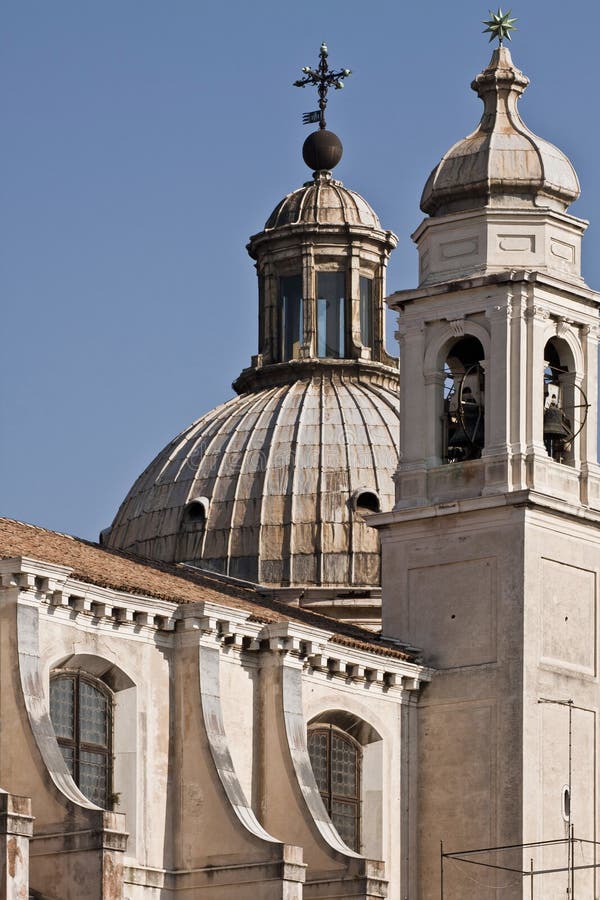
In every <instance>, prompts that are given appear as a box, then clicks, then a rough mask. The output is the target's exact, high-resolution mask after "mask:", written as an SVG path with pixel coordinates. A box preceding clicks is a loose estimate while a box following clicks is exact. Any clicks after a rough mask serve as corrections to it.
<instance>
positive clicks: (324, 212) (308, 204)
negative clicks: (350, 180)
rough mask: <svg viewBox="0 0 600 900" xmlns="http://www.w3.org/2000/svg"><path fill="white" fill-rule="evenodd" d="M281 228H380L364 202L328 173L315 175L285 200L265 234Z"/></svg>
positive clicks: (274, 214)
mask: <svg viewBox="0 0 600 900" xmlns="http://www.w3.org/2000/svg"><path fill="white" fill-rule="evenodd" d="M283 225H363V226H366V227H367V228H376V229H378V230H380V229H381V224H380V222H379V219H378V217H377V215H376V214H375V212H374V211H373V209H372V208H371V207H370V206H369V204H368V203H367V201H366V200H365V199H364V198H363V197H361V196H360V194H357V193H356V192H355V191H351V190H349V189H348V188H345V187H344V185H343V184H342V182H341V181H335V180H334V179H332V178H331V176H330V175H329V174H320V175H318V176H317V177H316V178H315V180H314V181H309V182H307V183H306V184H305V185H303V186H302V187H301V188H298V189H297V190H295V191H292V193H291V194H288V195H287V197H284V198H283V200H282V201H281V203H279V204H278V205H277V206H276V207H275V209H274V210H273V212H272V213H271V215H270V216H269V218H268V219H267V223H266V225H265V231H268V230H270V229H272V228H281V227H282V226H283Z"/></svg>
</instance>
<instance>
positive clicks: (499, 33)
mask: <svg viewBox="0 0 600 900" xmlns="http://www.w3.org/2000/svg"><path fill="white" fill-rule="evenodd" d="M511 11H512V10H510V9H509V10H508V12H505V13H503V12H502V10H501V9H500V8H499V9H498V12H495V13H494V12H492V11H491V9H490V18H489V19H487V21H484V22H483V24H484V25H487V28H485V29H484V30H483V34H487V33H488V32H489V35H490V43H491V42H492V41H493V40H494V39H495V38H498V46H499V47H501V46H502V41H503V40H504V38H506V39H507V40H509V41H511V40H512V38H511V36H510V33H511V31H516V28H515V26H514V25H513V22H516V21H517V19H511V17H510V14H511Z"/></svg>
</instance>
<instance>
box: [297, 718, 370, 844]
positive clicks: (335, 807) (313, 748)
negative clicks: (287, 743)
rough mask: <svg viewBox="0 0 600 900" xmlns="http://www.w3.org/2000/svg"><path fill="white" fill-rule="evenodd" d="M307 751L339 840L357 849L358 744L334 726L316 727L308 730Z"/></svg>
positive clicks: (359, 759)
mask: <svg viewBox="0 0 600 900" xmlns="http://www.w3.org/2000/svg"><path fill="white" fill-rule="evenodd" d="M308 752H309V755H310V761H311V763H312V767H313V772H314V775H315V780H316V782H317V786H318V788H319V791H320V794H321V797H322V798H323V803H324V804H325V808H326V810H327V812H328V813H329V818H330V819H331V821H332V822H333V824H334V826H335V827H336V829H337V831H338V833H339V835H340V837H341V838H342V840H343V841H344V842H345V843H346V844H347V845H348V846H349V847H350V848H351V849H352V850H359V849H360V779H361V760H362V748H361V746H360V744H359V743H358V742H357V741H355V740H354V738H353V737H351V736H350V735H349V734H347V733H346V732H345V731H342V730H341V728H337V727H336V726H335V725H317V726H315V727H312V728H310V729H309V732H308Z"/></svg>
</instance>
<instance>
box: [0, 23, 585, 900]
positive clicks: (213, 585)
mask: <svg viewBox="0 0 600 900" xmlns="http://www.w3.org/2000/svg"><path fill="white" fill-rule="evenodd" d="M512 21H513V20H511V19H510V16H509V15H504V14H502V12H501V11H498V14H495V15H492V17H491V19H490V22H489V23H488V25H489V27H488V30H489V31H490V32H491V35H492V38H497V39H498V46H497V47H496V49H494V50H493V53H492V57H491V60H490V62H489V63H488V65H487V66H486V68H485V69H484V70H483V71H482V72H481V73H480V74H479V75H478V76H477V77H476V78H475V80H474V81H473V83H472V85H471V87H472V88H473V90H474V91H475V92H476V94H477V95H478V97H479V98H480V99H481V101H482V103H483V114H482V118H481V121H480V122H479V124H478V125H477V127H476V128H475V130H474V131H473V132H472V134H470V135H469V136H468V137H466V138H464V139H462V140H459V141H458V142H457V143H455V144H454V145H453V146H452V147H451V148H450V149H449V150H448V152H447V153H445V154H444V156H443V157H442V159H441V161H440V162H439V163H438V165H436V167H435V168H434V169H433V171H432V172H431V174H430V176H429V178H428V179H427V181H426V182H425V186H424V188H423V194H422V198H421V210H422V212H423V213H424V219H423V221H422V222H421V224H420V225H419V227H418V228H417V230H416V231H415V233H414V234H413V236H412V237H413V240H414V242H415V244H416V247H417V251H418V256H419V284H418V285H417V287H415V288H414V289H410V290H402V291H397V292H393V291H392V292H389V291H388V288H387V286H386V267H387V263H388V259H389V257H390V254H391V253H392V252H393V250H394V248H395V246H396V243H397V238H396V236H395V235H394V233H393V232H392V231H390V230H387V229H386V228H385V227H384V225H382V224H381V222H380V220H379V218H378V215H377V213H376V211H375V210H373V209H372V207H371V206H370V205H369V203H368V202H367V201H366V200H365V199H363V197H361V196H360V195H359V194H357V193H356V192H355V191H353V190H352V189H351V188H349V187H346V186H345V185H344V184H343V183H342V182H341V181H339V180H337V178H336V176H335V175H334V173H333V170H334V169H335V168H336V166H337V165H338V164H339V163H340V161H341V158H342V144H341V141H340V139H339V138H338V137H337V135H335V134H334V133H333V132H332V131H329V130H328V129H327V127H326V121H325V113H326V107H327V102H328V97H327V94H328V90H329V89H330V88H335V87H339V86H340V85H341V84H343V80H344V78H345V77H347V76H348V75H349V74H350V73H349V71H348V70H345V69H344V70H339V71H335V70H333V69H331V68H330V66H329V60H328V50H327V47H326V46H325V45H324V44H323V45H322V46H321V50H320V56H319V63H318V66H317V67H316V68H315V69H311V68H310V67H306V68H305V69H304V70H303V77H302V78H301V79H300V80H299V81H298V82H296V84H297V85H298V86H300V87H303V86H309V87H312V86H314V87H316V88H317V90H318V96H319V110H318V112H316V113H313V114H310V115H312V116H313V117H314V118H313V119H312V121H314V122H315V123H316V122H318V125H319V127H318V129H317V130H315V131H314V132H313V133H312V134H310V135H309V137H308V138H307V140H306V142H305V144H304V147H303V158H304V161H305V163H306V164H307V166H308V168H309V170H310V172H311V173H312V174H311V176H310V178H309V180H308V181H307V182H306V183H305V184H304V185H302V186H301V187H299V188H297V189H295V190H293V191H292V192H291V193H289V194H288V195H287V196H286V197H284V198H283V199H282V200H281V202H280V203H278V205H277V206H276V207H275V209H274V210H273V211H272V212H271V214H270V215H269V216H268V218H267V220H266V223H265V225H264V227H263V228H262V230H260V231H258V232H257V233H256V234H254V235H253V236H252V237H251V238H250V241H249V244H248V252H249V255H250V257H251V259H252V260H253V261H254V262H255V265H256V271H257V279H258V320H259V329H258V332H259V342H258V348H257V353H256V355H255V356H253V357H252V359H251V361H250V365H249V366H248V367H247V368H245V369H244V370H243V371H242V372H241V374H240V375H239V376H238V378H237V380H236V381H235V382H234V388H235V391H236V393H237V397H236V398H235V399H233V400H231V401H229V402H228V403H225V404H223V405H222V406H219V407H217V408H216V409H214V410H212V411H211V412H209V413H207V414H206V415H204V416H203V417H202V418H200V419H198V420H197V421H196V422H194V423H193V424H192V425H190V426H189V427H188V428H186V429H185V430H184V431H183V432H182V433H181V434H179V435H177V436H176V437H175V438H174V439H173V440H172V441H171V443H170V444H168V446H167V447H165V448H164V450H162V451H161V452H160V453H159V454H158V455H157V456H156V458H155V459H154V460H153V461H152V462H151V463H150V465H149V466H148V467H147V468H146V470H145V471H144V472H143V473H142V474H141V475H140V477H139V478H138V479H137V481H136V482H135V484H134V485H133V486H132V488H131V489H130V491H129V493H128V494H127V496H126V497H125V498H124V500H123V503H122V504H121V506H120V508H119V510H118V511H117V512H116V515H115V518H114V521H113V523H112V525H111V526H110V527H109V528H107V529H106V530H105V531H103V532H102V534H101V535H100V539H99V541H98V543H91V542H87V541H83V540H80V539H77V538H74V537H71V536H69V535H65V534H60V533H56V532H51V531H48V530H45V529H43V528H39V527H37V526H35V525H31V524H25V523H22V522H17V521H13V520H9V519H0V900H29V898H34V900H175V898H182V900H183V898H186V900H195V898H198V900H256V898H260V900H340V898H348V900H350V898H352V900H380V898H389V900H438V898H441V900H459V898H460V900H488V898H490V900H491V898H492V897H494V898H503V900H517V898H520V900H525V898H535V900H559V898H563V900H564V898H575V897H578V898H581V900H584V898H585V900H594V898H598V897H599V896H600V873H599V865H600V863H599V862H598V858H599V855H600V837H599V836H598V827H599V825H598V814H599V812H600V809H599V801H600V797H599V791H598V770H599V763H600V760H599V759H598V738H599V734H598V721H597V720H598V714H599V712H600V690H599V671H598V666H599V657H598V654H599V641H598V576H599V572H600V528H599V525H600V468H599V466H598V462H597V424H598V423H597V394H598V334H599V332H598V307H599V305H600V295H599V294H598V293H596V292H595V291H594V290H593V289H592V288H590V287H588V285H587V284H586V283H585V281H584V280H583V278H582V276H581V252H582V239H583V236H584V233H585V230H586V227H587V223H586V222H585V221H583V220H582V219H579V218H576V217H574V216H573V215H571V214H570V213H569V212H568V208H569V206H570V204H571V203H572V202H574V201H575V200H576V199H577V197H578V196H579V192H580V188H579V182H578V178H577V174H576V172H575V170H574V168H573V166H572V165H571V163H570V161H569V159H568V158H567V157H566V156H565V155H564V154H563V153H562V152H561V151H560V150H559V149H558V148H556V147H555V146H553V145H552V144H550V143H548V142H547V141H546V140H544V139H542V138H540V137H538V136H536V135H535V134H533V133H532V132H531V131H530V130H529V129H528V128H527V126H526V125H525V124H524V122H523V120H522V118H521V116H520V113H519V109H518V101H519V98H520V95H521V94H522V93H523V91H524V90H525V89H526V88H527V86H528V84H529V80H528V78H527V77H526V75H524V74H523V72H521V71H520V70H519V69H518V68H517V67H516V65H515V64H514V63H513V61H512V59H511V55H510V52H509V50H508V49H507V47H506V46H505V44H504V40H505V39H506V38H510V31H511V30H512V28H513V26H512ZM538 89H541V90H543V86H540V88H538ZM452 137H455V136H449V138H452ZM386 303H387V304H388V306H389V307H390V308H391V309H392V310H394V311H395V313H397V315H398V332H397V339H398V342H399V348H398V352H397V353H396V354H394V353H390V352H389V351H388V350H387V349H386V346H385V305H386Z"/></svg>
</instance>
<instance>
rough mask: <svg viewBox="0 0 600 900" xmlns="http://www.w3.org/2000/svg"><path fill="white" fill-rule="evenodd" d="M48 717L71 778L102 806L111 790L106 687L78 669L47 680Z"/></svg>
mask: <svg viewBox="0 0 600 900" xmlns="http://www.w3.org/2000/svg"><path fill="white" fill-rule="evenodd" d="M50 718H51V719H52V724H53V726H54V732H55V734H56V740H57V741H58V746H59V748H60V751H61V753H62V755H63V758H64V760H65V763H66V765H67V768H68V770H69V772H70V773H71V775H72V776H73V780H74V781H75V783H76V784H77V785H78V786H79V788H80V789H81V791H82V793H84V794H85V796H86V797H87V798H88V799H89V800H91V801H92V803H96V804H97V805H98V806H102V807H104V808H106V807H107V806H108V805H109V796H110V794H111V774H112V773H111V768H112V766H111V760H112V756H111V737H112V721H111V720H112V700H111V695H110V692H109V690H108V688H106V687H105V685H104V684H102V682H98V681H95V680H94V679H92V678H90V677H89V676H86V675H82V674H80V673H75V672H74V673H70V674H65V675H55V676H54V677H53V678H52V679H51V681H50Z"/></svg>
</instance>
